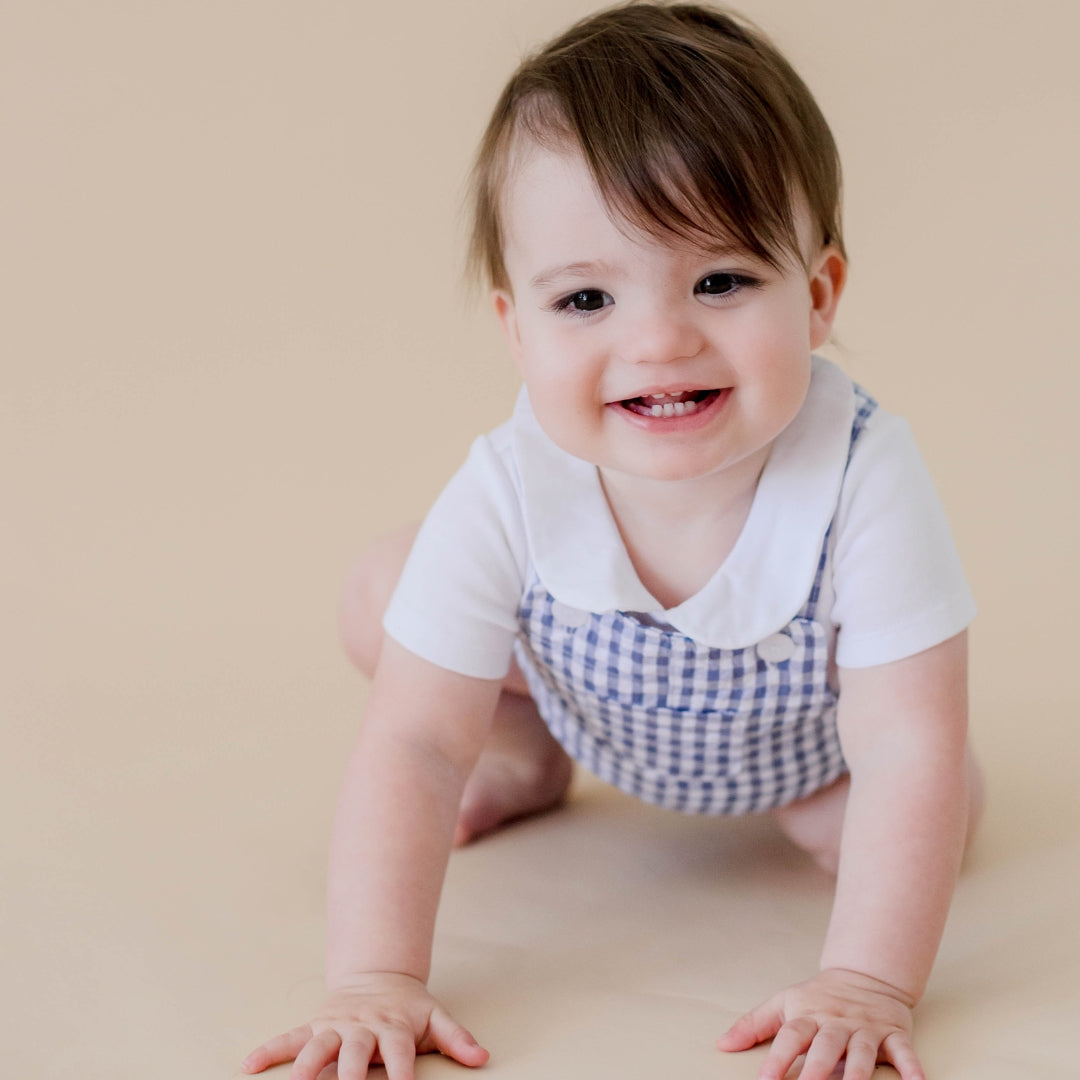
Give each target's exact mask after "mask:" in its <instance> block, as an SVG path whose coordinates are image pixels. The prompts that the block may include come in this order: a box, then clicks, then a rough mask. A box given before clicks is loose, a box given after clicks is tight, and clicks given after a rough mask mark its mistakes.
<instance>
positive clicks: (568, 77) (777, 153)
mask: <svg viewBox="0 0 1080 1080" xmlns="http://www.w3.org/2000/svg"><path fill="white" fill-rule="evenodd" d="M619 44H620V43H619V42H612V43H610V46H611V47H609V48H606V49H603V50H597V52H596V54H595V55H578V56H574V55H572V54H569V55H568V54H564V55H563V56H561V57H560V58H559V60H560V63H559V68H560V71H559V76H560V77H559V79H558V80H557V83H558V85H551V86H548V87H547V88H546V91H547V92H546V93H544V94H542V95H541V97H542V99H543V98H546V99H547V101H548V103H549V108H548V109H544V108H542V107H541V108H538V107H537V105H538V104H539V103H538V102H533V107H532V108H526V109H525V110H523V112H522V114H521V116H520V119H521V120H522V121H523V126H524V127H525V129H526V130H528V131H529V133H530V134H531V135H533V136H534V137H538V138H540V139H541V141H543V140H544V131H543V128H544V127H545V126H547V127H548V129H549V130H548V134H549V136H551V137H554V138H556V139H558V138H559V137H560V136H561V137H563V138H568V139H569V141H571V142H572V143H576V144H577V145H578V146H579V147H580V148H581V152H582V153H583V154H584V157H585V160H586V162H587V164H588V166H589V168H590V170H591V172H592V174H593V176H594V178H595V179H596V182H597V186H598V187H599V189H600V192H601V194H602V196H603V197H604V199H605V201H606V202H607V203H608V204H609V206H610V207H611V208H612V210H613V211H615V212H616V213H617V214H618V215H619V216H620V217H621V218H623V219H625V220H626V221H627V222H629V223H630V224H632V225H634V226H637V227H638V228H641V229H643V230H644V231H646V232H648V233H650V234H652V235H654V236H658V237H669V236H675V237H677V238H678V239H680V240H684V241H686V242H688V243H691V244H695V245H704V246H714V245H716V244H717V242H720V243H723V244H729V245H733V246H737V247H740V248H742V249H745V250H746V251H748V252H750V253H752V254H754V255H756V256H758V257H759V258H762V259H764V260H765V261H766V262H768V263H770V264H772V265H774V266H777V267H779V265H780V264H781V263H782V262H784V261H785V257H791V256H795V257H797V258H800V259H801V257H802V255H801V252H800V250H799V239H798V234H797V230H796V224H795V213H794V207H795V204H796V200H797V198H798V195H799V194H800V190H801V189H802V187H803V184H802V183H801V181H802V175H801V174H802V171H803V170H802V169H801V168H800V164H799V162H798V160H797V159H796V158H795V156H794V155H793V154H792V153H791V151H790V149H789V148H788V147H789V139H788V138H787V136H788V135H789V132H785V131H783V130H782V129H783V128H784V127H787V126H788V125H786V124H784V123H783V120H784V119H786V117H784V116H780V117H778V116H777V112H778V111H780V112H781V113H783V112H787V111H788V110H787V108H786V103H785V102H784V101H782V100H780V101H777V100H772V101H768V100H763V95H762V92H761V90H760V88H758V87H755V86H754V85H752V84H751V83H750V81H749V80H747V79H745V78H739V77H735V76H733V75H732V73H731V72H730V70H729V67H730V59H731V58H730V57H725V58H723V59H724V60H725V61H726V63H720V62H718V61H719V59H720V58H716V57H710V56H709V55H707V53H706V52H705V51H704V50H701V49H695V48H691V47H688V46H687V45H686V44H685V42H675V43H672V42H654V41H650V40H649V39H640V38H639V39H638V40H636V41H634V42H632V43H627V44H628V48H627V50H626V51H623V50H620V49H618V48H617V46H618V45H619ZM631 46H632V47H631ZM673 46H675V47H673ZM579 52H581V53H585V52H587V50H584V49H580V50H579ZM778 119H779V121H780V123H778V122H777V121H778ZM791 127H795V128H796V129H797V125H796V124H792V125H791Z"/></svg>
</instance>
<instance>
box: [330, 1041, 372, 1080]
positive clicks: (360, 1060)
mask: <svg viewBox="0 0 1080 1080" xmlns="http://www.w3.org/2000/svg"><path fill="white" fill-rule="evenodd" d="M374 1056H375V1036H374V1035H373V1034H372V1033H371V1032H370V1031H365V1032H364V1033H363V1034H362V1035H357V1036H346V1037H345V1038H344V1039H343V1040H342V1043H341V1049H340V1050H339V1051H338V1065H337V1071H338V1080H365V1077H366V1076H367V1074H368V1065H370V1064H371V1059H372V1058H373V1057H374Z"/></svg>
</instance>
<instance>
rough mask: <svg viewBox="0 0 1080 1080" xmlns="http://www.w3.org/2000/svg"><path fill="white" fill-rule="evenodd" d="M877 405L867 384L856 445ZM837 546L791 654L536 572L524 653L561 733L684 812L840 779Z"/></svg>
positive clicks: (740, 806)
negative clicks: (666, 622) (726, 644)
mask: <svg viewBox="0 0 1080 1080" xmlns="http://www.w3.org/2000/svg"><path fill="white" fill-rule="evenodd" d="M874 408H876V404H875V402H874V401H873V399H871V398H870V397H869V396H868V395H867V394H866V393H865V392H864V391H863V390H861V388H858V387H856V416H855V422H854V424H853V425H852V433H851V445H852V448H854V445H855V441H856V440H857V439H858V437H859V434H860V433H861V432H862V430H863V427H864V426H865V424H866V421H867V419H868V418H869V417H870V415H871V413H872V412H873V410H874ZM849 460H850V455H849ZM829 531H830V532H831V527H830V530H829ZM828 543H829V536H828V534H827V535H826V537H825V541H824V544H823V545H822V550H821V557H820V559H819V561H818V567H817V573H816V575H815V578H814V583H813V586H812V588H811V590H810V595H809V597H808V598H807V600H806V603H805V604H804V605H803V607H802V608H801V610H800V611H799V612H798V614H797V615H796V616H795V617H794V618H793V619H792V620H791V622H790V623H789V624H788V625H787V626H786V627H784V628H783V629H782V630H781V631H780V633H781V634H783V635H785V636H787V637H788V638H790V640H791V644H787V643H786V642H782V643H781V644H782V645H783V646H786V648H783V649H782V650H781V652H787V653H789V654H790V655H788V656H787V657H786V658H785V659H782V660H779V661H778V660H776V659H770V657H771V656H774V654H775V649H774V651H773V652H770V650H769V649H768V648H766V647H761V648H760V652H759V648H758V647H755V646H751V647H748V648H743V649H710V648H708V647H706V646H703V645H699V644H698V643H696V642H694V641H693V640H691V639H690V638H687V637H684V636H683V635H682V634H680V633H678V632H677V631H674V630H671V629H670V628H664V627H663V626H657V625H653V624H652V623H650V622H649V621H646V620H643V619H641V618H639V617H635V616H634V615H633V614H631V613H627V612H609V613H607V614H602V615H601V614H595V613H586V612H575V611H573V610H571V609H567V608H565V607H564V606H563V605H561V604H559V603H558V602H557V601H555V599H554V598H553V597H552V596H551V594H550V593H548V591H547V590H546V589H545V588H544V586H543V585H542V584H541V583H540V581H539V580H535V581H534V582H533V583H532V584H531V586H530V587H529V588H528V589H527V590H526V593H525V595H524V597H523V599H522V604H521V608H520V610H519V613H518V620H519V624H520V626H521V634H520V636H519V638H518V642H517V650H516V652H517V659H518V663H519V664H520V665H521V668H522V670H523V672H524V673H525V676H526V679H527V680H528V683H529V688H530V690H531V692H532V695H533V697H534V699H535V700H536V703H537V706H538V708H539V710H540V714H541V715H542V716H543V717H544V719H545V721H546V722H547V724H548V726H549V727H550V728H551V731H552V733H553V734H554V736H555V737H556V738H557V739H558V740H559V742H560V743H561V744H562V745H563V746H564V747H565V748H566V751H567V752H568V753H569V754H570V756H571V757H572V758H574V760H575V761H578V762H580V763H581V764H582V765H584V766H585V767H586V768H587V769H589V770H590V771H592V772H593V773H595V774H596V775H597V776H598V777H600V779H602V780H605V781H607V782H608V783H610V784H614V785H615V786H616V787H619V788H621V789H622V790H623V791H626V792H628V793H629V794H631V795H635V796H637V797H638V798H640V799H644V800H645V801H646V802H650V803H654V804H655V805H657V806H662V807H666V808H668V809H671V810H680V811H683V812H685V813H693V814H747V813H753V812H756V811H761V810H768V809H771V808H773V807H776V806H782V805H784V804H785V803H788V802H791V801H793V800H795V799H799V798H802V797H804V796H806V795H809V794H811V793H812V792H814V791H817V790H818V789H820V788H822V787H825V786H826V785H827V784H829V783H831V782H832V781H833V780H835V779H837V778H838V777H839V776H841V775H842V774H843V773H844V771H845V769H846V766H845V764H844V757H843V753H842V752H841V749H840V740H839V737H838V735H837V731H836V692H835V691H834V690H833V688H832V687H831V686H830V685H829V683H828V678H827V671H828V648H827V638H826V631H825V627H824V626H822V625H821V624H820V623H818V622H816V621H815V614H816V609H817V604H818V596H819V593H820V590H821V580H822V575H823V573H824V570H825V556H826V550H827V547H828ZM776 637H777V635H772V638H773V639H775V638H776ZM771 643H772V645H773V646H774V647H775V644H776V642H775V640H773V641H772V642H771Z"/></svg>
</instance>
